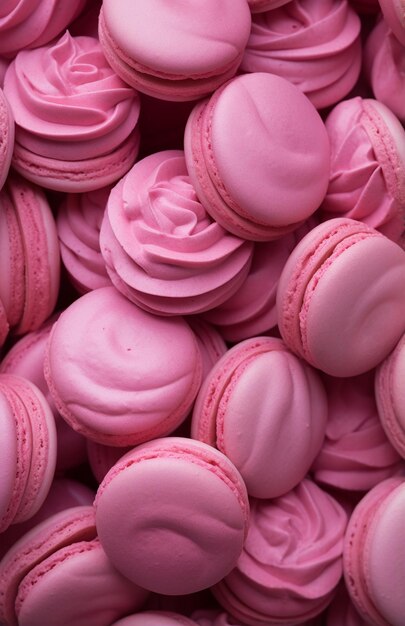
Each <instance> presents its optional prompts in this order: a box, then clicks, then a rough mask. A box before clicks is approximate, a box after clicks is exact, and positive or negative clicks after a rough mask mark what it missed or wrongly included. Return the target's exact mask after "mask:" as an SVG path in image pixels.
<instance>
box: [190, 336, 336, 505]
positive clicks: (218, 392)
mask: <svg viewBox="0 0 405 626" xmlns="http://www.w3.org/2000/svg"><path fill="white" fill-rule="evenodd" d="M326 418H327V398H326V394H325V391H324V388H323V385H322V382H321V380H320V378H319V376H318V373H317V372H316V371H315V370H313V369H312V368H311V367H310V366H309V365H307V363H305V362H304V361H302V360H301V359H298V358H297V357H296V356H295V355H294V354H293V353H292V352H290V351H289V350H288V348H287V347H286V346H285V344H284V343H283V341H282V340H281V339H277V338H273V337H255V338H251V339H246V340H245V341H242V342H240V343H238V344H237V345H236V346H234V347H233V348H231V349H230V350H228V352H226V353H225V354H224V355H223V356H222V357H221V358H220V360H219V361H218V362H217V363H216V365H215V366H214V367H213V368H212V370H211V371H210V373H209V374H208V376H207V378H206V379H205V381H204V382H203V384H202V386H201V389H200V391H199V393H198V396H197V400H196V402H195V405H194V411H193V419H192V428H191V435H192V437H194V438H195V439H199V440H200V441H204V442H205V443H208V444H210V445H212V446H215V447H216V448H218V449H219V450H221V452H223V453H224V454H226V456H227V457H228V458H229V459H230V460H231V461H232V462H233V464H234V465H235V467H236V468H237V469H238V470H239V472H240V473H241V475H242V478H243V479H244V481H245V484H246V488H247V490H248V493H249V495H250V496H255V497H258V498H275V497H278V496H281V495H282V494H285V493H287V491H290V489H293V487H295V486H296V485H297V484H298V483H299V482H300V481H301V480H302V479H303V478H304V477H305V475H306V474H307V472H308V470H309V468H310V466H311V464H312V462H313V460H314V458H315V456H316V455H317V454H318V452H319V450H320V448H321V445H322V442H323V438H324V435H325V428H326ZM287 450H288V454H287V453H286V451H287ZM291 458H294V463H291Z"/></svg>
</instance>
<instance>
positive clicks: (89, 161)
mask: <svg viewBox="0 0 405 626" xmlns="http://www.w3.org/2000/svg"><path fill="white" fill-rule="evenodd" d="M4 92H5V94H6V97H7V98H8V100H9V102H10V106H11V108H12V111H13V114H14V118H15V124H16V132H15V145H14V154H13V158H12V164H13V167H14V168H15V169H16V170H18V171H19V172H20V173H21V174H23V175H24V176H25V177H26V178H28V179H29V180H32V181H33V182H35V183H38V184H39V185H42V186H43V187H46V188H49V189H56V190H58V191H67V192H71V191H74V192H83V191H90V190H92V189H98V188H100V187H104V186H106V185H108V184H110V183H112V182H114V181H116V180H117V179H118V178H120V177H121V176H122V175H123V174H124V173H125V172H126V171H127V170H129V168H130V167H131V166H132V165H133V163H134V161H135V158H136V156H137V154H138V149H139V132H138V129H137V122H138V117H139V108H140V107H139V96H138V94H137V93H136V91H135V90H134V89H131V88H129V87H128V85H126V83H124V82H123V81H122V80H121V79H120V78H119V77H118V76H117V75H116V74H115V72H114V71H113V70H112V69H111V68H110V66H109V65H108V63H107V61H106V60H105V58H104V55H103V52H102V50H101V46H100V44H99V42H98V40H97V39H95V38H93V37H72V36H71V35H70V34H69V32H66V33H65V34H64V35H63V36H62V37H61V38H60V39H58V40H57V41H53V42H52V43H50V44H48V45H47V46H43V47H41V48H36V49H34V50H22V51H20V52H19V53H18V55H17V56H16V58H15V59H14V61H13V62H12V63H11V64H10V66H9V67H8V69H7V73H6V77H5V82H4Z"/></svg>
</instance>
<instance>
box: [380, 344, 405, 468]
mask: <svg viewBox="0 0 405 626" xmlns="http://www.w3.org/2000/svg"><path fill="white" fill-rule="evenodd" d="M404 375H405V335H403V336H402V337H401V339H400V340H399V342H398V344H397V346H396V347H395V348H394V350H393V351H392V352H391V354H389V355H388V357H387V358H386V359H385V360H384V361H383V362H382V363H381V365H380V366H379V368H378V370H377V374H376V379H375V394H376V400H377V406H378V413H379V416H380V420H381V423H382V426H383V428H384V430H385V432H386V434H387V437H388V438H389V440H390V441H391V443H392V445H393V446H394V448H395V449H396V450H398V452H399V454H400V455H401V457H402V458H404V459H405V397H404V392H403V388H404V385H403V380H404Z"/></svg>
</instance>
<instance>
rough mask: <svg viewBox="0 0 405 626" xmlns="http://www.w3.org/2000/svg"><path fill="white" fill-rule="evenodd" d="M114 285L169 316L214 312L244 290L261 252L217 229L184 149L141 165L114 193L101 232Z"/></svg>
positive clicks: (153, 157) (164, 153)
mask: <svg viewBox="0 0 405 626" xmlns="http://www.w3.org/2000/svg"><path fill="white" fill-rule="evenodd" d="M100 246H101V253H102V255H103V257H104V260H105V263H106V267H107V272H108V274H109V276H110V278H111V281H112V282H113V284H114V285H115V286H116V287H117V289H118V290H119V291H121V292H122V293H123V294H124V295H125V296H126V297H127V298H129V299H130V300H131V301H132V302H135V303H136V304H138V305H139V306H140V307H142V308H143V309H146V310H148V311H151V312H154V313H160V314H163V315H185V314H191V313H199V312H201V311H205V310H208V309H210V308H212V307H214V306H216V305H217V304H220V303H222V302H224V300H226V299H227V298H229V297H230V296H231V295H233V294H234V293H235V291H237V289H238V288H239V287H240V285H241V284H242V282H243V281H244V279H245V278H246V275H247V273H248V271H249V267H250V263H251V258H252V254H253V245H252V243H251V242H247V241H245V240H244V239H242V238H241V237H238V236H235V235H232V234H230V233H229V232H228V231H227V230H225V229H224V228H222V226H220V225H219V224H217V223H216V222H215V221H214V220H213V219H212V218H211V217H210V215H209V214H208V213H207V212H206V210H205V208H204V207H203V206H202V204H201V203H200V202H199V200H198V198H197V195H196V192H195V190H194V188H193V185H192V182H191V180H190V178H189V176H188V173H187V168H186V162H185V159H184V153H183V151H182V150H164V151H162V152H157V153H155V154H152V155H150V156H148V157H145V158H144V159H142V160H141V161H138V162H137V163H136V164H135V165H134V166H133V168H132V169H131V170H130V171H129V172H128V173H127V174H126V175H125V176H124V177H123V178H122V179H121V180H120V182H119V183H118V184H117V185H116V186H115V187H114V188H113V190H112V191H111V194H110V196H109V198H108V202H107V208H106V212H105V217H104V219H103V223H102V226H101V232H100Z"/></svg>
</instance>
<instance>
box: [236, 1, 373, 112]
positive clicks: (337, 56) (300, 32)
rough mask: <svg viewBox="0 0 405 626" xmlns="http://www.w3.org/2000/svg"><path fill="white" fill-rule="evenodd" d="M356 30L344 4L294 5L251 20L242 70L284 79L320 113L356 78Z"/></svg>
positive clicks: (356, 21)
mask: <svg viewBox="0 0 405 626" xmlns="http://www.w3.org/2000/svg"><path fill="white" fill-rule="evenodd" d="M360 30H361V21H360V18H359V16H358V15H357V13H356V12H355V11H354V9H353V8H352V7H351V6H350V4H349V3H348V1H347V0H323V1H322V3H321V4H320V3H319V2H318V0H292V1H291V2H287V3H283V5H282V6H281V7H280V8H277V9H275V10H271V11H267V12H265V13H259V14H257V15H254V16H253V20H252V30H251V33H250V37H249V41H248V43H247V46H246V50H245V53H244V55H243V60H242V64H241V69H242V70H243V71H245V72H269V73H272V74H277V75H279V76H282V77H283V78H286V79H288V80H290V81H291V82H292V83H293V84H294V85H297V87H299V88H300V89H301V90H302V91H303V92H304V93H305V94H306V95H307V96H308V98H309V99H310V100H311V102H312V103H313V104H314V106H316V107H317V108H318V109H321V108H324V107H327V106H330V105H333V104H336V103H337V102H338V101H339V100H341V99H342V98H344V97H345V96H346V95H347V94H348V93H349V92H350V90H351V89H352V88H353V87H354V85H355V83H356V81H357V79H358V77H359V74H360V68H361V41H360Z"/></svg>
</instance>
